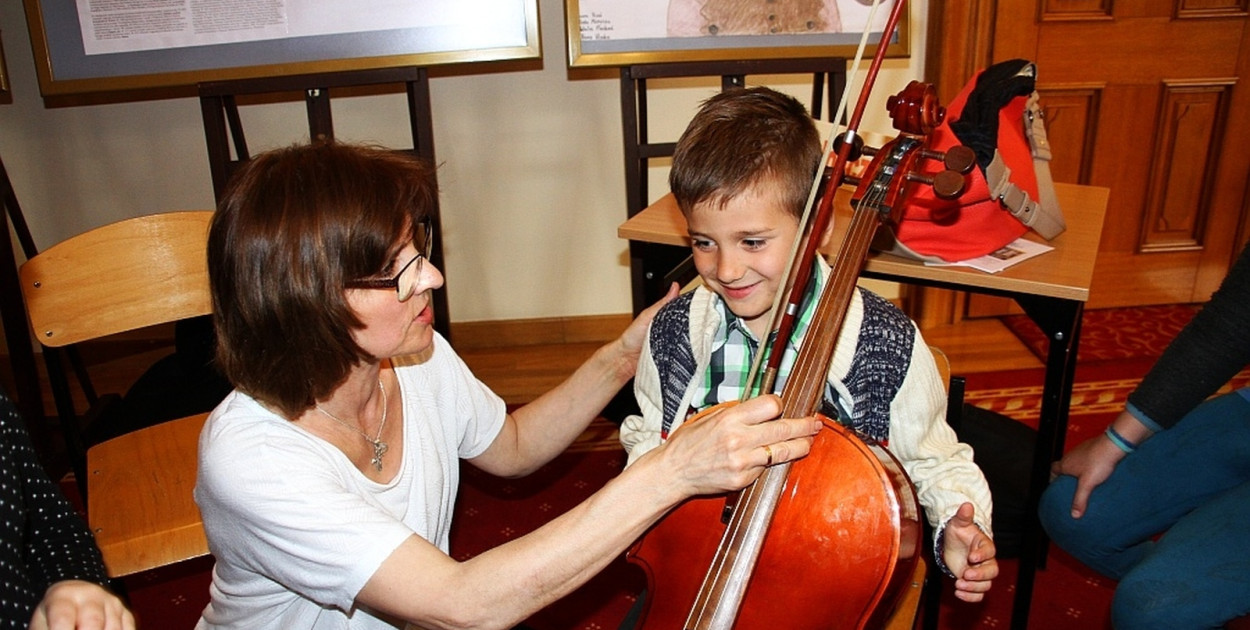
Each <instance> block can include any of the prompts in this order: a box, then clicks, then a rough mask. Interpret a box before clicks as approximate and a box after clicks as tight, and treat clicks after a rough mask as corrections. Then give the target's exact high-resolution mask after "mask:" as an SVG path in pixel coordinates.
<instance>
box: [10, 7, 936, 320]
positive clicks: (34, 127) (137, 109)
mask: <svg viewBox="0 0 1250 630" xmlns="http://www.w3.org/2000/svg"><path fill="white" fill-rule="evenodd" d="M912 5H913V6H912V9H911V27H910V34H911V46H910V48H911V51H912V57H911V58H910V59H898V60H888V61H887V62H886V65H885V67H884V71H883V74H882V77H881V79H880V81H881V82H880V83H879V84H878V86H877V88H876V90H874V93H873V96H874V99H873V101H872V104H871V105H870V106H869V110H868V115H867V118H866V121H865V125H864V128H865V129H878V130H886V131H888V130H889V129H890V123H889V119H888V116H887V115H886V114H885V111H884V108H885V105H884V102H885V97H886V95H888V94H893V93H895V92H897V91H899V90H900V89H902V87H903V86H904V85H906V83H907V82H908V81H909V80H911V79H914V78H919V77H920V75H921V73H922V69H923V51H924V49H925V46H924V33H925V30H926V22H925V13H926V8H927V2H924V1H923V0H920V1H918V2H913V3H912ZM539 12H540V15H541V31H542V43H543V63H542V69H541V70H538V71H525V72H492V73H480V74H472V75H467V76H453V77H438V78H435V79H433V80H432V81H431V90H432V98H433V109H434V141H435V147H436V152H437V155H438V159H439V162H440V163H441V166H440V171H439V183H440V185H441V187H442V195H443V196H442V212H443V222H444V234H441V235H440V238H441V240H442V243H443V248H444V254H445V257H446V266H447V267H448V269H447V270H446V275H447V278H448V289H447V290H448V300H449V303H450V310H451V315H452V319H453V320H454V321H483V320H501V319H524V318H534V317H563V316H578V315H599V314H616V313H625V312H628V311H629V310H630V308H631V305H630V298H629V295H630V291H629V268H628V254H627V248H626V244H625V242H624V241H622V240H620V239H618V238H617V237H616V227H617V225H618V224H619V223H620V222H621V221H623V220H624V219H625V182H624V161H623V157H622V145H621V116H620V94H619V85H618V80H617V78H616V74H615V72H611V71H607V72H601V73H594V74H595V76H594V77H593V78H586V73H580V72H579V73H573V74H571V73H570V72H569V71H568V70H567V68H566V62H565V55H566V53H565V49H566V43H565V41H564V26H563V20H564V6H563V2H562V1H561V0H539ZM0 34H2V36H3V42H4V52H5V55H6V58H7V65H8V71H9V78H10V86H11V89H12V91H13V103H12V104H11V105H0V157H2V158H3V160H4V163H5V166H6V167H7V168H8V172H9V176H10V179H11V180H12V182H13V186H14V189H15V190H16V192H17V195H18V199H19V201H20V203H21V205H22V209H23V211H24V214H25V216H26V220H27V222H28V223H29V225H30V230H31V232H32V234H33V236H34V239H35V241H36V244H37V245H38V247H39V248H41V249H43V248H46V247H49V246H50V245H52V244H54V243H56V242H58V241H60V240H62V239H65V238H67V237H69V236H72V235H74V234H78V233H80V232H82V231H85V230H87V229H90V228H92V227H96V226H99V225H103V224H106V223H109V222H112V221H115V220H118V219H122V218H125V217H130V216H137V215H141V214H149V213H154V212H164V211H169V210H178V209H192V208H211V207H212V205H213V194H212V186H211V182H210V178H209V168H208V158H207V153H206V149H205V147H204V131H203V127H202V123H201V118H200V109H199V101H198V100H197V99H194V98H185V99H172V100H161V101H146V102H135V103H123V104H110V105H92V106H80V107H68V108H55V109H48V108H45V107H44V104H43V100H42V98H41V97H40V95H39V87H38V81H37V79H36V74H35V67H34V61H33V57H32V54H31V49H30V41H29V37H28V34H27V30H26V22H25V15H24V12H23V10H22V6H21V2H20V1H19V0H0ZM749 80H750V81H752V82H753V83H761V82H764V83H768V84H770V85H773V86H774V87H777V88H779V89H782V90H785V91H787V92H791V93H793V94H794V95H795V96H797V97H799V98H800V99H802V100H804V101H805V102H806V100H807V98H808V96H809V95H810V86H809V85H808V84H807V83H806V82H805V81H803V80H794V81H793V82H788V81H790V79H786V78H781V77H771V78H770V77H765V78H763V79H761V78H758V77H752V78H749ZM662 88H663V89H660V90H658V91H655V88H652V91H649V94H648V96H649V97H650V102H651V115H652V117H653V121H652V128H651V136H650V137H651V139H652V140H653V141H666V140H674V139H676V137H677V135H678V134H680V132H681V130H682V128H683V127H684V126H685V123H686V121H687V120H688V119H689V117H690V116H691V114H692V113H693V111H694V109H695V108H696V107H697V105H698V102H699V101H700V100H701V99H703V98H706V97H707V96H709V95H710V94H712V93H713V92H714V91H715V90H716V89H717V88H718V83H717V82H714V81H674V82H671V83H665V84H663V85H662ZM242 116H243V120H244V127H245V129H247V133H248V145H249V148H250V149H251V150H252V151H253V152H257V151H261V150H264V149H266V148H272V147H277V146H283V145H286V144H290V143H293V142H297V141H301V140H307V123H306V120H305V117H304V109H303V103H302V102H300V103H283V104H274V105H263V106H251V107H246V108H243V110H242ZM334 123H335V133H336V136H337V137H339V138H340V139H342V140H351V141H368V142H378V143H383V144H388V145H393V146H399V145H410V142H411V140H410V138H409V136H408V131H407V130H408V127H407V114H406V109H405V100H404V97H403V96H402V95H383V96H370V97H354V98H345V99H339V100H336V101H335V102H334ZM653 170H654V171H655V172H654V173H653V175H652V184H651V193H652V195H653V196H659V195H661V194H663V192H664V191H665V189H666V188H665V184H664V179H663V178H664V172H663V170H662V169H653ZM888 295H889V294H888V290H887V296H888Z"/></svg>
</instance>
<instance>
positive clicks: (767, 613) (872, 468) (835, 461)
mask: <svg viewBox="0 0 1250 630" xmlns="http://www.w3.org/2000/svg"><path fill="white" fill-rule="evenodd" d="M719 408H720V406H717V407H713V408H712V409H709V410H707V411H705V412H704V414H708V413H711V412H713V411H715V410H717V409H719ZM698 418H699V417H698V416H696V417H695V418H694V419H692V420H690V421H692V422H693V421H697V420H698ZM821 420H822V422H823V423H824V425H825V427H824V429H822V430H821V431H820V433H818V434H817V436H816V441H815V443H814V444H813V447H812V451H811V454H810V455H808V456H807V457H806V458H804V459H801V460H798V461H796V462H794V463H793V465H792V467H791V469H790V472H789V475H788V477H787V485H786V488H785V491H784V492H783V496H782V498H781V501H780V503H779V504H778V506H777V510H776V512H775V513H774V515H773V519H772V525H771V527H770V530H769V534H768V536H767V537H766V538H765V541H764V544H763V548H762V550H761V552H760V558H759V561H758V564H756V566H755V570H754V573H753V574H752V577H751V579H750V582H749V584H748V586H747V587H746V594H745V599H744V600H743V603H742V607H741V609H740V611H739V614H738V616H737V619H736V621H735V622H734V624H733V626H732V627H733V628H735V629H737V630H765V629H768V630H772V629H774V628H785V629H787V630H806V629H816V628H820V629H822V630H829V629H850V628H854V629H857V630H858V629H866V628H876V627H880V626H881V625H882V623H883V622H884V620H885V619H886V618H887V617H888V616H889V614H890V613H891V612H892V611H893V609H894V606H895V604H896V602H897V599H898V596H899V595H901V593H902V592H903V590H904V587H905V586H906V583H907V580H908V579H909V578H910V576H911V574H912V571H913V570H914V569H915V563H916V562H919V561H920V550H921V549H922V548H923V544H922V541H921V536H922V527H921V523H920V506H919V503H918V502H917V499H916V492H915V489H914V488H913V487H912V485H911V481H910V480H909V479H908V478H907V475H906V473H904V472H903V469H902V466H901V465H900V464H899V462H898V460H896V459H895V458H894V456H893V455H891V454H890V453H889V452H888V451H886V450H885V449H884V448H882V447H881V446H880V445H877V444H875V443H870V442H867V441H865V440H862V439H860V438H859V437H858V436H857V435H856V434H855V433H854V432H853V431H852V430H850V429H848V428H846V427H844V426H842V425H841V424H838V423H837V422H835V421H833V420H830V419H829V418H826V417H823V416H822V417H821ZM725 506H726V495H720V496H713V497H697V498H694V499H690V500H688V501H686V502H685V503H683V504H681V505H680V506H678V507H677V508H676V510H674V511H673V512H672V513H670V514H669V516H668V517H666V518H665V519H664V520H662V521H660V522H659V523H657V524H656V526H655V527H654V528H652V530H651V531H650V532H648V533H647V535H645V536H644V537H643V538H641V539H640V540H639V541H638V543H636V544H635V546H634V547H633V549H631V550H630V552H629V554H628V556H627V557H628V558H629V560H630V562H633V563H635V564H638V565H640V566H641V567H642V568H643V570H644V571H645V572H646V574H647V580H648V584H649V585H650V591H649V595H648V597H647V602H646V609H645V610H644V613H643V620H644V627H647V628H657V629H664V630H670V629H675V628H687V627H689V626H688V625H687V617H688V616H689V615H690V613H691V610H690V602H692V601H695V600H696V599H697V596H698V591H699V588H700V584H701V582H702V579H703V575H704V574H705V573H706V572H708V571H709V570H715V567H713V568H712V569H709V567H710V566H712V565H713V564H714V559H715V556H716V552H717V547H718V545H719V544H720V542H721V538H722V537H723V535H724V533H725V529H726V525H725V522H723V521H722V513H723V512H724V511H725Z"/></svg>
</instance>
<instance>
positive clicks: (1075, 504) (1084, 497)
mask: <svg viewBox="0 0 1250 630" xmlns="http://www.w3.org/2000/svg"><path fill="white" fill-rule="evenodd" d="M1121 459H1124V451H1122V450H1120V448H1119V447H1117V446H1116V445H1115V444H1112V443H1111V440H1109V439H1107V436H1106V435H1104V434H1101V433H1100V434H1098V435H1096V436H1094V437H1092V438H1090V439H1088V440H1085V441H1084V442H1081V443H1080V444H1077V445H1076V446H1075V447H1073V448H1072V450H1070V451H1068V452H1067V453H1065V454H1064V456H1063V458H1062V459H1060V460H1059V461H1057V462H1055V463H1053V464H1051V465H1050V474H1051V475H1052V476H1058V475H1070V476H1073V477H1076V492H1075V493H1074V494H1073V495H1072V518H1081V515H1083V514H1085V508H1086V506H1087V505H1089V495H1090V493H1092V492H1093V491H1094V488H1097V487H1098V486H1099V485H1100V484H1102V482H1104V481H1106V480H1107V477H1110V476H1111V473H1112V472H1114V471H1115V467H1116V465H1117V464H1119V463H1120V460H1121Z"/></svg>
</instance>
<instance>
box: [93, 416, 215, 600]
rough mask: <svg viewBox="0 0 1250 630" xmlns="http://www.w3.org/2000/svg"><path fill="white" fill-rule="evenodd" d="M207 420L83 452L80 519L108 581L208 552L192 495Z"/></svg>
mask: <svg viewBox="0 0 1250 630" xmlns="http://www.w3.org/2000/svg"><path fill="white" fill-rule="evenodd" d="M207 418H208V414H207V413H202V414H198V415H194V416H188V417H186V418H181V419H178V420H171V421H169V422H164V423H161V424H158V425H155V426H152V427H148V428H146V429H141V430H138V431H134V432H131V433H127V434H126V435H123V436H121V437H117V438H113V439H111V440H108V441H106V442H102V443H100V444H97V445H96V446H93V447H91V448H90V449H89V450H88V451H87V470H88V471H89V475H90V477H89V479H88V487H89V488H90V491H89V492H88V493H87V514H88V519H89V521H90V525H91V529H92V530H93V531H94V532H95V537H96V544H97V545H98V546H99V547H100V552H101V553H102V554H103V556H104V565H105V567H106V568H107V569H108V574H109V576H111V577H121V576H124V575H129V574H132V573H138V572H140V571H143V570H146V569H150V568H153V567H158V566H164V565H167V564H173V563H175V562H181V561H183V560H189V559H191V558H197V557H200V556H205V555H208V539H207V538H206V537H205V535H204V526H203V522H202V521H201V519H200V510H199V508H198V507H197V506H196V505H195V500H194V498H193V497H192V490H193V489H194V488H195V476H196V453H197V450H198V442H199V436H200V429H201V428H203V426H204V422H205V420H207Z"/></svg>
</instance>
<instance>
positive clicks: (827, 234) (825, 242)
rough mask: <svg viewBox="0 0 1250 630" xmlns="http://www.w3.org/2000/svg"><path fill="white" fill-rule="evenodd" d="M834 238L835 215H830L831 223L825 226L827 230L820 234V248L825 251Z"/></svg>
mask: <svg viewBox="0 0 1250 630" xmlns="http://www.w3.org/2000/svg"><path fill="white" fill-rule="evenodd" d="M832 238H833V217H829V225H827V226H825V231H824V232H822V233H821V234H820V247H819V248H818V249H820V250H821V251H824V249H825V248H826V247H828V246H829V241H830V239H832Z"/></svg>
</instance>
